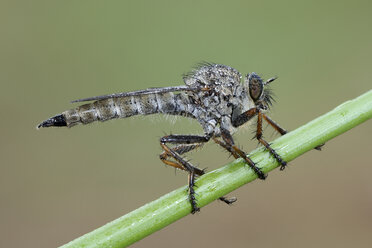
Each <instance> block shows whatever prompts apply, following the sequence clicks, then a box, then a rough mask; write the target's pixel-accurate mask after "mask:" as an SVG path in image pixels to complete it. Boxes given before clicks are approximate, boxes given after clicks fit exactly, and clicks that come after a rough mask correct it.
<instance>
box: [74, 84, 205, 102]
mask: <svg viewBox="0 0 372 248" xmlns="http://www.w3.org/2000/svg"><path fill="white" fill-rule="evenodd" d="M198 89H199V88H192V87H189V86H186V85H182V86H173V87H162V88H148V89H145V90H138V91H131V92H122V93H116V94H110V95H102V96H93V97H88V98H82V99H77V100H74V101H71V103H74V102H87V101H96V100H103V99H107V98H116V97H126V96H138V95H147V94H156V93H165V92H174V91H196V90H198Z"/></svg>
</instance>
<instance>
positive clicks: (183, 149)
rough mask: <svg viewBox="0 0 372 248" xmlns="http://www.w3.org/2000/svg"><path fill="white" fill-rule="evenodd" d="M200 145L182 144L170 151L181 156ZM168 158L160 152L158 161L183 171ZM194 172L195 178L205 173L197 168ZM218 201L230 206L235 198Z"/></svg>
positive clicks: (165, 153)
mask: <svg viewBox="0 0 372 248" xmlns="http://www.w3.org/2000/svg"><path fill="white" fill-rule="evenodd" d="M202 145H203V143H200V144H186V145H183V144H182V145H177V146H175V147H173V148H172V149H173V151H175V152H177V153H178V154H179V155H182V154H185V153H187V152H190V151H192V150H194V149H196V148H199V147H201V146H202ZM169 156H170V155H169V154H168V153H167V152H166V151H164V152H162V153H161V154H160V160H161V161H162V162H163V163H165V164H167V165H170V166H173V167H175V168H177V169H181V170H185V168H184V167H183V166H182V165H180V164H178V163H176V162H173V161H171V160H169V159H168V157H169ZM194 168H195V167H194ZM194 170H195V174H196V175H197V176H201V175H204V174H205V171H204V170H200V169H198V168H195V169H194ZM219 200H221V201H223V202H224V203H226V204H228V205H230V204H232V203H234V202H236V197H232V198H226V197H224V196H222V197H220V198H219Z"/></svg>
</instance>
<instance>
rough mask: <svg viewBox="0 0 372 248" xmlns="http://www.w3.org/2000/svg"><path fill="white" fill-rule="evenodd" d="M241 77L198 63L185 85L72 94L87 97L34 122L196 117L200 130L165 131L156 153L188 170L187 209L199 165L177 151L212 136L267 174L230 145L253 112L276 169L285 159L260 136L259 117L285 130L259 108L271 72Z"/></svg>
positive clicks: (265, 100) (264, 103) (266, 98)
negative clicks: (88, 95)
mask: <svg viewBox="0 0 372 248" xmlns="http://www.w3.org/2000/svg"><path fill="white" fill-rule="evenodd" d="M241 79H242V76H241V74H240V73H239V72H238V71H237V70H235V69H234V68H231V67H229V66H226V65H220V64H202V65H200V66H199V67H197V68H196V69H194V70H193V71H191V72H190V73H188V74H185V75H184V82H185V85H184V86H176V87H165V88H150V89H147V90H141V91H134V92H128V93H119V94H112V95H104V96H98V97H91V98H85V99H80V100H76V101H74V102H85V101H92V102H91V103H87V104H84V105H81V106H79V107H76V108H73V109H70V110H67V111H65V112H63V113H62V114H59V115H56V116H54V117H51V118H49V119H48V120H45V121H43V122H42V123H41V124H39V125H38V128H41V127H51V126H67V127H72V126H75V125H77V124H88V123H91V122H94V121H106V120H110V119H115V118H125V117H130V116H133V115H149V114H157V113H162V114H169V115H181V116H185V117H189V118H194V119H196V120H197V121H198V122H199V123H200V125H201V126H202V128H203V130H204V135H200V136H199V135H168V136H164V137H162V138H161V139H160V145H161V146H162V148H163V150H164V152H163V153H162V154H161V155H160V159H161V161H162V162H163V163H165V164H167V165H170V166H173V167H175V168H178V169H181V170H185V171H187V172H188V173H189V199H190V203H191V206H192V213H195V212H196V211H199V208H198V206H197V203H196V199H195V192H194V181H195V177H197V176H200V175H203V174H204V171H203V170H201V169H199V168H196V167H194V166H193V165H192V164H191V163H190V162H188V161H186V160H185V159H184V158H183V157H182V155H183V154H185V153H187V152H189V151H191V150H193V149H195V148H197V147H200V146H202V145H203V144H204V143H206V142H208V141H209V140H211V139H212V140H213V141H215V142H216V143H217V144H219V145H220V146H222V147H223V148H224V149H226V150H227V151H229V152H230V153H231V154H232V155H233V156H234V157H235V158H239V157H242V158H243V159H244V160H245V161H246V162H247V163H248V165H249V166H250V167H251V168H252V169H253V170H254V171H255V173H256V174H257V176H258V177H259V178H260V179H265V178H266V175H265V174H264V173H263V172H262V171H261V170H260V168H258V167H257V166H256V164H255V163H254V162H253V161H252V160H251V159H250V158H249V157H248V156H247V155H246V154H245V153H244V152H243V151H242V150H240V149H239V148H238V147H237V146H236V145H235V143H234V140H233V138H232V134H233V133H234V132H235V131H236V130H237V128H238V127H239V126H242V125H243V124H245V123H246V122H248V121H250V120H251V119H252V118H253V117H256V116H257V131H256V135H255V136H256V138H257V140H258V141H259V142H260V143H261V144H262V145H264V146H265V147H266V148H267V149H268V150H269V152H270V153H271V154H272V155H273V156H274V157H275V159H276V160H277V161H278V162H279V163H280V164H281V170H283V169H284V168H285V166H286V162H285V161H283V160H282V159H281V158H280V156H279V155H278V154H277V153H276V152H275V151H274V149H272V148H271V147H270V145H269V143H267V142H266V141H265V140H264V139H263V138H262V120H263V119H264V120H266V121H267V122H268V123H269V124H270V125H271V126H272V127H274V129H275V130H277V131H278V132H279V133H280V134H282V135H283V134H285V133H286V131H285V130H284V129H282V128H281V127H280V126H279V125H277V124H276V123H275V122H274V121H272V120H271V119H270V118H269V117H268V116H267V115H266V114H265V113H264V112H265V111H266V110H267V109H268V108H269V107H270V105H271V102H272V97H271V94H270V93H271V91H270V90H269V89H267V87H266V86H267V85H268V84H269V83H270V82H272V81H274V80H275V79H276V78H271V79H269V80H267V81H263V80H262V79H261V78H260V77H259V76H258V75H257V74H255V73H250V74H247V75H246V76H245V77H244V79H243V82H241ZM220 200H222V201H224V202H226V203H228V204H230V203H232V202H234V201H235V199H227V198H225V197H221V198H220Z"/></svg>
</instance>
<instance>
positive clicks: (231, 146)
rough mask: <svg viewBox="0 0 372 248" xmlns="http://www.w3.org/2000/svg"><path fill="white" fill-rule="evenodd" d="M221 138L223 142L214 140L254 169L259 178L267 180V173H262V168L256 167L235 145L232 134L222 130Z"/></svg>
mask: <svg viewBox="0 0 372 248" xmlns="http://www.w3.org/2000/svg"><path fill="white" fill-rule="evenodd" d="M221 137H222V139H223V141H220V140H218V139H217V138H214V139H213V140H214V141H215V142H216V143H217V144H219V145H220V146H222V147H223V148H225V149H226V150H227V151H228V152H230V153H231V154H232V155H233V156H234V157H235V158H239V157H241V158H243V159H244V160H245V161H246V162H247V164H248V165H249V166H250V167H251V168H252V170H253V171H254V172H255V173H256V174H257V176H258V178H259V179H261V180H264V179H265V178H266V175H265V173H263V172H262V171H261V169H260V168H258V167H257V166H256V164H255V163H254V162H253V161H252V160H251V159H250V158H249V157H248V156H247V154H246V153H245V152H243V151H242V150H240V149H239V148H238V147H237V146H236V145H235V143H234V140H233V138H232V136H231V134H230V132H229V131H228V130H226V129H224V128H221Z"/></svg>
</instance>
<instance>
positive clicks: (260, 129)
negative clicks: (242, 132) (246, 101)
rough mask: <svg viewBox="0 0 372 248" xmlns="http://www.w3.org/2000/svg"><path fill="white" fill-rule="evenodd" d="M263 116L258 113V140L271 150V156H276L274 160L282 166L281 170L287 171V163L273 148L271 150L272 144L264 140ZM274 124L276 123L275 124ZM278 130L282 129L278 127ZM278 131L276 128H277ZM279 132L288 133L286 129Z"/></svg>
mask: <svg viewBox="0 0 372 248" xmlns="http://www.w3.org/2000/svg"><path fill="white" fill-rule="evenodd" d="M262 116H263V114H262V113H261V112H260V111H258V116H257V117H258V118H257V131H256V139H257V140H258V141H259V142H260V143H261V144H262V145H264V146H265V147H266V149H268V150H269V152H270V153H271V155H273V156H274V158H275V159H276V161H278V162H279V163H280V164H281V166H280V170H284V169H285V167H286V166H287V162H285V161H284V160H283V159H282V158H281V157H280V156H279V155H278V154H277V153H276V151H275V150H274V149H273V148H271V146H270V144H269V143H267V142H266V140H264V139H263V138H262ZM273 123H274V122H273ZM277 127H278V128H280V127H279V126H277ZM275 129H276V128H275ZM276 130H277V131H278V132H280V133H281V134H282V132H283V134H285V133H286V131H285V130H284V129H282V128H280V129H276Z"/></svg>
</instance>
